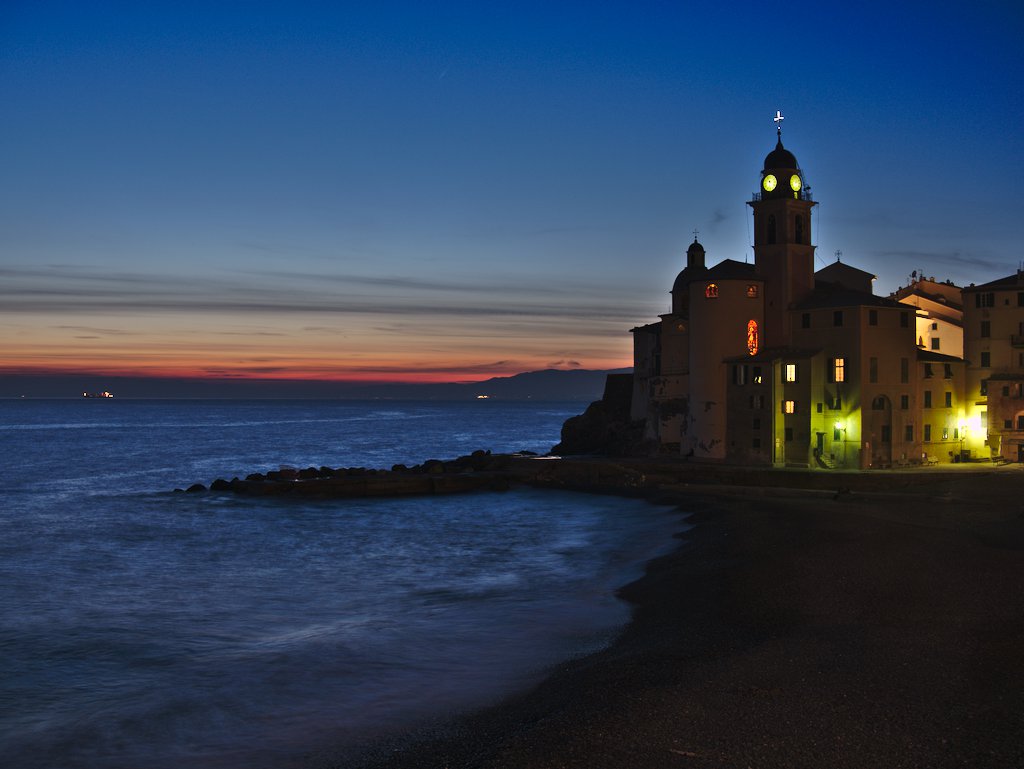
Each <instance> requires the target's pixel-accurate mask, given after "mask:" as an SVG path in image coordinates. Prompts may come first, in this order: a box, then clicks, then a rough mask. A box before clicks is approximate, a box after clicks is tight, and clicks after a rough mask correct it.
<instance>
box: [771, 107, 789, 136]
mask: <svg viewBox="0 0 1024 769" xmlns="http://www.w3.org/2000/svg"><path fill="white" fill-rule="evenodd" d="M785 119H786V118H784V117H782V110H775V117H773V118H772V120H774V121H775V129H776V130H777V131H778V133H779V141H780V142H781V141H782V121H783V120H785Z"/></svg>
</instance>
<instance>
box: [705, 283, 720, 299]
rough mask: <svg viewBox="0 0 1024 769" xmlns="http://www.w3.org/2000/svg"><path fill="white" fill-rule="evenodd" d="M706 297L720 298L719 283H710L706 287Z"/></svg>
mask: <svg viewBox="0 0 1024 769" xmlns="http://www.w3.org/2000/svg"><path fill="white" fill-rule="evenodd" d="M704 297H705V298H707V299H717V298H718V284H717V283H708V285H707V286H706V287H705V289H704Z"/></svg>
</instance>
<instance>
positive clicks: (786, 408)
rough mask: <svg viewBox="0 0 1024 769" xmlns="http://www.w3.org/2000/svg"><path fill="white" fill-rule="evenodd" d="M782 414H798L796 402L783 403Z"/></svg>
mask: <svg viewBox="0 0 1024 769" xmlns="http://www.w3.org/2000/svg"><path fill="white" fill-rule="evenodd" d="M782 413H783V414H795V413H796V401H782Z"/></svg>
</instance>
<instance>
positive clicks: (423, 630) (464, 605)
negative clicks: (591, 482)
mask: <svg viewBox="0 0 1024 769" xmlns="http://www.w3.org/2000/svg"><path fill="white" fill-rule="evenodd" d="M583 405H584V404H543V403H528V404H519V403H500V402H491V401H487V402H471V403H456V404H429V403H385V404H382V403H380V402H359V403H352V402H332V401H327V402H298V401H296V402H281V401H263V402H256V401H253V402H223V401H209V402H202V401H199V402H193V401H166V402H161V401H118V400H110V401H108V400H103V401H100V400H81V401H0V449H2V456H3V457H4V461H3V464H2V466H0V500H2V508H0V526H2V531H3V536H2V537H0V765H3V766H10V767H20V768H21V769H33V768H34V767H40V768H42V767H46V768H47V769H59V768H60V767H66V768H67V769H75V768H78V767H101V768H107V767H124V768H125V769H128V768H129V767H130V768H131V769H161V768H162V767H181V766H189V767H198V768H199V769H215V768H217V769H219V768H224V767H246V768H247V769H250V768H251V769H260V768H261V767H289V766H295V765H299V764H301V762H302V759H303V756H304V755H306V754H307V753H309V752H311V751H316V750H323V749H327V750H334V749H344V748H345V747H346V746H347V745H351V744H354V743H357V742H359V741H361V740H364V739H366V738H370V737H374V736H376V735H384V734H387V733H388V732H392V731H402V730H406V729H409V728H411V727H414V726H416V725H417V724H420V723H422V722H423V721H424V720H425V719H430V718H439V717H443V716H445V715H446V714H449V713H454V712H458V711H461V710H465V709H468V708H472V707H477V706H480V705H483V704H486V703H488V702H491V701H493V700H495V699H496V698H498V697H500V696H502V695H505V694H508V693H510V692H511V691H514V690H516V689H518V688H521V687H524V686H527V685H529V684H531V683H533V682H535V681H536V680H538V678H539V677H540V676H542V675H543V672H544V670H545V669H546V668H547V667H548V666H550V665H552V664H555V663H556V662H558V661H559V660H563V659H565V658H567V657H569V656H572V655H575V654H579V653H583V652H586V651H589V650H592V649H594V648H597V647H599V646H600V645H602V644H604V643H606V642H607V641H608V640H609V639H610V638H611V637H612V636H613V635H614V633H615V632H617V630H618V629H619V628H621V626H622V625H623V624H624V623H625V622H626V621H627V620H628V607H626V606H625V605H623V604H622V603H621V602H619V601H617V600H616V599H615V598H614V597H613V591H614V588H615V587H616V586H618V585H621V584H623V583H624V582H626V581H628V580H630V579H632V578H634V577H636V576H638V575H639V574H640V573H641V571H642V564H643V562H644V561H646V560H648V559H649V558H651V557H653V556H654V555H656V554H657V553H659V552H664V551H665V550H666V549H667V548H668V547H669V546H670V543H671V534H672V533H673V532H674V531H678V530H679V529H680V528H681V525H680V522H679V516H678V514H677V513H675V512H673V511H668V510H664V509H661V508H655V507H653V506H650V505H647V504H645V503H642V502H637V501H631V500H623V499H617V498H607V497H600V496H592V495H581V494H571V493H541V492H536V491H513V492H508V493H501V494H472V495H464V496H451V497H441V498H413V499H395V500H355V501H352V500H344V501H338V500H333V501H310V500H292V499H269V500H267V499H251V498H240V497H235V496H233V495H228V494H214V493H209V494H202V495H192V494H180V493H178V494H175V493H172V490H173V489H174V488H176V487H185V486H188V485H190V484H191V483H193V482H196V481H200V482H203V483H209V482H210V481H211V480H213V479H214V478H216V477H225V478H231V477H232V476H235V475H239V476H244V475H246V474H248V473H250V472H255V471H265V470H268V469H276V468H277V467H279V466H280V465H291V466H295V467H306V466H310V465H314V466H320V465H329V466H335V467H336V466H357V465H361V466H367V467H390V465H392V464H395V463H398V462H403V463H406V464H412V463H417V462H421V461H422V460H424V459H428V458H439V459H444V458H451V457H454V456H458V455H461V454H466V453H469V452H471V451H473V450H474V449H480V448H483V449H491V450H493V451H495V452H502V451H517V450H531V451H535V452H539V453H543V452H545V451H547V450H548V449H549V448H550V447H551V446H552V445H553V444H554V443H556V442H557V440H558V431H559V427H560V425H561V423H562V422H563V421H564V420H565V419H566V418H567V417H569V416H571V415H573V414H576V413H579V412H580V411H581V410H582V408H583Z"/></svg>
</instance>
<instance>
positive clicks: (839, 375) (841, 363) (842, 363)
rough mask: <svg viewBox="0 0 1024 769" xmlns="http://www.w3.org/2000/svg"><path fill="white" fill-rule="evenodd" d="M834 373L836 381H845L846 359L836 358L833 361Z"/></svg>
mask: <svg viewBox="0 0 1024 769" xmlns="http://www.w3.org/2000/svg"><path fill="white" fill-rule="evenodd" d="M835 375H836V381H837V382H845V381H846V359H845V358H836V362H835Z"/></svg>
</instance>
